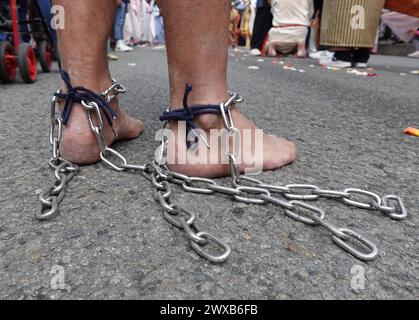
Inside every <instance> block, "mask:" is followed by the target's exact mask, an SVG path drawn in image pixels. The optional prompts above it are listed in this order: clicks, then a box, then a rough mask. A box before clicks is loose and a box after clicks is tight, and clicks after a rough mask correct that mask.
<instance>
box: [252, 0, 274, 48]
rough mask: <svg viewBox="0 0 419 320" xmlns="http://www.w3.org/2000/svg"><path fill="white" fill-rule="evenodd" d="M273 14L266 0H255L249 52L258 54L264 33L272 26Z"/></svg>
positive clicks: (263, 39) (264, 36)
mask: <svg viewBox="0 0 419 320" xmlns="http://www.w3.org/2000/svg"><path fill="white" fill-rule="evenodd" d="M272 20H273V16H272V13H271V6H270V5H269V3H268V0H257V2H256V17H255V22H254V25H253V32H252V40H251V42H250V47H251V50H250V54H251V55H253V56H260V55H261V54H262V53H261V50H262V47H263V43H264V41H265V38H266V35H267V34H268V32H269V30H270V29H271V27H272Z"/></svg>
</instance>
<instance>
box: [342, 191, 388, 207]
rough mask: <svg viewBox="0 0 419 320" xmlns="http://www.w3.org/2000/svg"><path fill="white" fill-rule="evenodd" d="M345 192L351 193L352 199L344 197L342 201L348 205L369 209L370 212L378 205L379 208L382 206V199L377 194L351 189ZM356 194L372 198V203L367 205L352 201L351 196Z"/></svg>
mask: <svg viewBox="0 0 419 320" xmlns="http://www.w3.org/2000/svg"><path fill="white" fill-rule="evenodd" d="M344 192H345V193H349V195H350V197H344V198H343V199H342V201H343V202H344V203H345V204H347V205H350V206H354V207H358V208H361V209H369V210H372V209H374V208H375V206H377V205H378V206H379V205H381V198H380V197H379V196H378V195H377V194H375V193H373V192H371V191H366V190H362V189H355V188H349V189H346V190H345V191H344ZM354 194H358V195H363V196H367V197H370V198H371V200H372V201H370V202H367V203H366V202H361V201H355V200H352V199H351V196H352V195H354Z"/></svg>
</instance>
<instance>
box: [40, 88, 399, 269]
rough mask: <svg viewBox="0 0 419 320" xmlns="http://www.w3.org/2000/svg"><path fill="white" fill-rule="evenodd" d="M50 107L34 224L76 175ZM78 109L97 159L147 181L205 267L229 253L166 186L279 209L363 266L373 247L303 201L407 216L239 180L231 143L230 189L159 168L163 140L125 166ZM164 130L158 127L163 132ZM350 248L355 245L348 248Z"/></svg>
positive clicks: (232, 135)
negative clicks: (45, 175)
mask: <svg viewBox="0 0 419 320" xmlns="http://www.w3.org/2000/svg"><path fill="white" fill-rule="evenodd" d="M123 92H125V88H123V87H122V86H121V85H120V84H119V83H117V82H116V81H115V80H113V84H112V87H111V88H109V89H108V90H107V91H105V92H104V93H103V94H102V95H103V97H104V99H105V100H107V101H110V100H112V99H114V98H115V97H116V95H117V94H118V93H123ZM229 96H230V98H229V100H228V101H227V102H225V103H222V104H221V105H220V110H221V115H222V117H223V120H224V124H225V127H226V129H227V131H228V137H227V139H228V143H227V145H229V141H230V139H235V140H236V139H238V135H239V134H240V132H239V131H238V129H237V128H235V127H234V123H233V119H232V115H231V108H232V106H233V105H235V104H236V103H239V102H241V101H243V98H242V97H241V96H240V95H238V94H236V93H232V92H230V93H229ZM56 104H57V99H56V98H53V100H52V107H51V130H50V143H51V145H52V146H53V157H52V159H51V160H50V165H51V167H52V168H54V170H55V176H56V182H55V184H54V185H53V186H51V187H49V188H47V189H45V190H44V191H43V192H42V193H41V195H40V201H41V204H42V209H41V212H40V213H38V214H37V218H38V219H40V220H47V219H51V218H53V217H55V216H56V215H57V213H58V206H59V204H60V202H61V201H62V200H63V198H64V190H65V187H66V185H67V184H68V182H69V181H70V180H71V179H72V178H73V177H74V176H75V175H76V174H77V172H78V170H79V167H78V166H76V165H74V164H72V163H71V162H69V161H66V160H64V159H62V158H61V157H60V155H59V143H60V139H61V134H62V124H61V121H60V119H59V118H57V116H56V114H55V106H56ZM82 106H83V107H84V108H85V110H86V111H87V116H88V120H89V125H90V128H91V130H92V131H93V132H94V133H95V135H96V138H97V140H98V143H99V146H100V150H101V152H100V158H101V159H102V160H103V161H104V162H105V163H106V164H107V165H108V166H110V167H111V168H112V169H114V170H116V171H126V170H134V171H139V172H141V173H142V174H143V176H144V177H145V178H147V179H148V180H149V181H151V183H152V184H153V186H154V192H153V197H154V199H155V200H156V201H157V202H158V203H160V205H161V207H162V208H163V217H164V219H165V220H166V221H168V222H169V223H170V224H171V225H173V226H174V227H176V228H179V229H181V230H183V231H184V232H185V234H186V236H187V237H188V239H189V240H190V243H191V247H192V249H193V250H194V251H195V252H196V253H197V254H198V255H200V256H201V257H203V258H205V259H207V260H209V261H211V262H214V263H221V262H224V261H226V260H227V259H228V257H229V255H230V253H231V248H230V246H229V245H228V244H226V243H225V242H223V241H221V240H220V239H218V238H217V237H215V236H213V235H211V234H209V233H208V232H204V231H201V230H200V228H198V227H197V225H196V221H195V220H196V215H195V214H194V213H193V212H191V211H189V210H187V209H185V208H183V207H181V206H179V205H177V204H175V203H174V201H173V197H172V196H173V190H172V187H171V184H175V185H178V186H180V187H181V188H182V189H183V190H184V191H185V192H192V193H199V194H208V195H210V194H215V193H217V194H223V195H227V196H230V197H232V198H233V199H234V200H236V201H239V202H243V203H247V204H255V205H267V204H270V205H274V206H278V207H280V208H282V209H284V213H285V215H286V216H288V217H290V218H292V219H294V220H296V221H298V222H302V223H304V224H307V225H311V226H320V227H321V228H323V229H324V230H326V231H328V232H329V233H330V234H331V237H332V241H333V242H334V243H335V244H337V245H338V246H340V247H341V248H342V249H343V250H345V251H347V252H349V253H350V254H352V255H353V256H355V257H356V258H358V259H360V260H363V261H369V260H373V259H375V258H376V256H377V253H378V249H377V247H376V246H375V244H374V243H372V242H371V241H370V240H368V239H366V238H365V237H363V236H362V235H361V234H359V233H357V232H356V231H354V230H351V229H348V228H339V227H336V226H335V225H334V224H332V223H330V222H328V221H327V220H325V217H326V215H325V212H324V211H323V210H322V209H320V208H318V207H315V206H313V205H311V204H308V203H307V202H303V201H315V200H318V199H319V198H325V199H332V200H338V201H341V202H342V203H344V204H346V205H349V206H354V207H357V208H361V209H368V210H378V211H380V212H381V213H383V214H384V215H386V216H388V217H390V218H392V219H395V220H402V219H405V218H406V217H407V210H406V208H405V206H404V204H403V201H402V200H401V199H400V198H399V197H397V196H395V195H386V196H384V197H382V198H381V197H380V196H378V195H377V194H375V193H373V192H370V191H366V190H362V189H354V188H349V189H345V190H344V191H336V190H326V189H320V188H319V187H317V186H315V185H308V184H289V185H286V186H279V185H272V184H265V183H263V182H262V181H260V180H257V179H254V178H251V177H248V176H241V175H240V169H239V166H238V164H237V156H238V154H239V149H238V147H237V146H236V143H235V142H234V143H233V151H230V150H228V151H225V157H226V158H227V159H228V161H229V165H230V169H231V176H232V186H231V187H228V186H222V185H219V184H218V183H217V182H216V181H215V180H212V179H206V178H200V177H189V176H187V175H184V174H181V173H177V172H173V171H171V170H170V169H169V168H168V167H167V166H166V165H163V164H162V159H163V155H164V152H165V150H166V147H167V140H164V139H163V140H162V141H161V145H160V146H159V148H158V151H157V155H156V160H155V161H152V162H149V163H147V164H144V165H134V164H129V163H128V161H127V160H126V158H125V157H124V156H122V155H121V154H120V153H119V152H117V151H116V150H114V149H112V148H110V147H108V146H107V144H106V140H105V136H104V134H103V128H104V124H103V119H102V115H101V112H100V109H99V107H98V105H97V104H96V103H94V102H88V103H86V102H82ZM166 124H167V123H164V124H163V127H165V125H166ZM56 131H57V133H56ZM111 158H114V159H116V160H117V161H115V160H112V159H111ZM359 196H363V197H367V198H368V201H366V200H364V201H363V200H360V199H359ZM288 200H289V201H288ZM354 242H356V243H357V245H354V244H353V243H354ZM210 244H212V246H213V247H214V246H215V247H218V251H219V252H220V253H212V252H210V251H209V249H208V248H207V246H208V245H210Z"/></svg>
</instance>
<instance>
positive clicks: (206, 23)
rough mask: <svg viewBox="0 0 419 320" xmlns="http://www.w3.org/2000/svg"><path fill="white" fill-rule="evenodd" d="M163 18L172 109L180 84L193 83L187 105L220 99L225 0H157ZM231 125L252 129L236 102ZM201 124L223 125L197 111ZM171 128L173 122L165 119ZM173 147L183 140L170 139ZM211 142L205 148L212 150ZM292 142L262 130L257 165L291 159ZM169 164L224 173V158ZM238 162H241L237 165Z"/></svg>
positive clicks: (271, 166) (224, 75) (187, 170)
mask: <svg viewBox="0 0 419 320" xmlns="http://www.w3.org/2000/svg"><path fill="white" fill-rule="evenodd" d="M159 4H160V6H161V8H162V11H163V15H164V21H165V28H166V36H167V53H168V65H169V79H170V103H171V107H172V109H178V108H182V106H183V105H182V99H183V94H184V90H185V84H186V83H190V84H192V85H193V91H192V93H191V95H190V98H189V104H190V105H199V104H220V103H221V102H223V101H225V100H226V99H227V97H228V91H227V57H228V52H227V50H228V41H229V38H228V24H229V14H230V9H231V8H230V1H228V0H182V1H169V0H161V1H160V2H159ZM232 114H233V119H234V123H235V126H236V127H237V128H238V129H239V130H240V131H241V132H243V130H245V129H249V130H251V131H252V132H254V131H255V129H256V127H255V125H254V124H253V123H252V122H251V121H249V120H248V119H247V118H246V117H245V116H243V115H242V114H241V113H240V112H239V110H238V108H236V107H234V108H233V110H232ZM196 123H197V124H198V126H199V127H200V128H202V129H205V130H207V131H208V130H210V129H215V128H224V124H223V120H222V118H221V116H216V115H203V116H200V117H199V118H198V119H196ZM171 129H173V131H174V132H175V133H176V132H177V130H178V126H177V124H176V123H172V124H171ZM170 144H171V145H172V146H173V144H175V145H176V152H177V154H178V155H179V152H180V150H182V149H183V148H184V145H183V142H182V141H180V143H178V141H172V142H171V143H170ZM214 149H215V148H213V149H212V150H211V152H215V151H216V150H214ZM295 157H296V150H295V146H294V144H292V143H290V142H288V141H286V140H284V139H280V138H277V137H274V136H271V135H264V142H263V169H265V170H272V169H277V168H279V167H281V166H284V165H286V164H289V163H290V162H292V161H294V159H295ZM169 166H170V168H171V169H173V170H176V171H179V172H183V173H186V174H191V175H198V176H206V177H217V176H224V175H228V174H229V167H228V166H227V165H225V164H204V165H201V164H199V165H191V164H188V163H187V164H179V163H177V164H169ZM243 169H244V168H243V167H242V170H243Z"/></svg>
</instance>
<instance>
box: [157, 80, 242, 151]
mask: <svg viewBox="0 0 419 320" xmlns="http://www.w3.org/2000/svg"><path fill="white" fill-rule="evenodd" d="M191 92H192V85H191V84H186V86H185V93H184V95H183V109H176V110H171V111H166V112H164V113H163V115H162V116H161V117H160V121H166V122H167V121H184V122H185V123H186V145H187V146H188V148H189V147H191V143H190V141H188V139H187V137H188V135H189V133H190V132H191V131H194V130H196V129H198V126H197V125H196V123H195V122H194V119H195V118H196V117H198V116H201V115H204V114H215V115H221V114H222V112H221V108H222V106H224V108H225V109H229V108H231V106H232V105H233V104H234V103H235V102H241V100H240V99H242V98H241V97H240V99H235V100H234V101H232V100H231V98H230V100H229V103H227V104H217V105H197V106H189V104H188V98H189V94H190V93H191ZM230 95H231V94H230ZM238 98H239V96H238ZM198 139H199V136H198V135H197V134H196V137H195V142H197V141H198Z"/></svg>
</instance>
